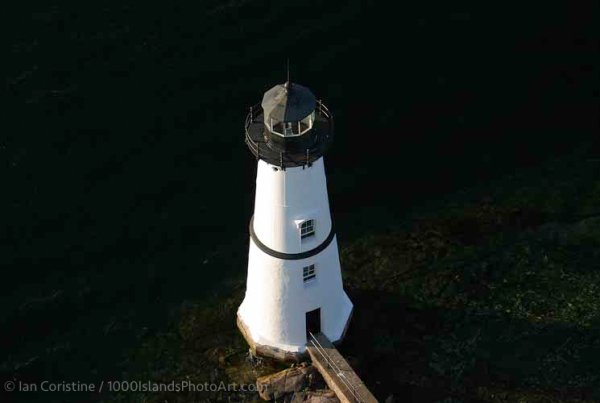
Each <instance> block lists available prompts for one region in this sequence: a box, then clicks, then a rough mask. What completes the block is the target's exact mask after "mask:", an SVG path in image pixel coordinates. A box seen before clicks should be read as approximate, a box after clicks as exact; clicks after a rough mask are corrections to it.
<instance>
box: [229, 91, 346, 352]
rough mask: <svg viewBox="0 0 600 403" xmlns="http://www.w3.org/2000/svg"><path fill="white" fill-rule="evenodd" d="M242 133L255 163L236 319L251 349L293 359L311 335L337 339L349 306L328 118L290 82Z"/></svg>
mask: <svg viewBox="0 0 600 403" xmlns="http://www.w3.org/2000/svg"><path fill="white" fill-rule="evenodd" d="M245 132H246V144H247V145H248V147H249V149H250V151H251V152H252V154H253V155H254V156H255V157H256V159H257V161H258V162H257V172H256V196H255V204H254V215H253V217H252V218H251V219H250V225H249V232H250V250H249V254H248V277H247V283H246V294H245V297H244V300H243V302H242V304H241V305H240V307H239V309H238V312H237V324H238V327H239V329H240V331H241V332H242V334H243V336H244V338H245V339H246V341H247V342H248V344H249V345H250V348H251V350H252V352H253V353H254V354H256V355H260V356H266V357H272V358H275V359H278V360H282V361H299V360H300V359H302V358H303V356H304V354H305V352H306V344H307V341H308V340H309V339H310V337H311V336H310V335H311V334H318V333H322V334H324V335H325V336H326V337H327V338H328V339H329V340H331V341H333V342H338V341H340V340H342V338H343V337H344V334H345V332H346V329H347V327H348V323H349V321H350V317H351V314H352V309H353V306H352V302H351V301H350V299H349V298H348V296H347V295H346V292H345V291H344V289H343V285H342V274H341V267H340V259H339V252H338V245H337V239H336V234H335V229H334V225H333V221H332V219H331V213H330V210H329V197H328V194H327V183H326V178H325V164H324V157H323V156H324V154H325V152H326V151H327V149H328V148H329V146H330V145H331V143H332V140H333V117H332V115H331V113H330V112H329V110H328V109H327V107H326V106H325V105H324V104H323V102H322V101H320V100H317V99H316V98H315V96H314V95H313V93H312V92H311V91H310V89H308V88H307V87H304V86H302V85H299V84H296V83H292V82H290V81H289V79H288V81H287V82H286V83H284V84H278V85H276V86H274V87H273V88H271V89H270V90H268V91H267V92H265V94H264V96H263V99H262V102H261V104H260V105H259V104H257V105H255V106H254V107H252V108H250V112H249V114H248V116H247V118H246V122H245Z"/></svg>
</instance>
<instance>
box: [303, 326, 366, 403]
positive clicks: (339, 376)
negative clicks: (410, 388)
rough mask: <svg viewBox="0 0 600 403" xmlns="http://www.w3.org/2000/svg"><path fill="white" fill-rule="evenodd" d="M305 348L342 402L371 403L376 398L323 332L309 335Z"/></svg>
mask: <svg viewBox="0 0 600 403" xmlns="http://www.w3.org/2000/svg"><path fill="white" fill-rule="evenodd" d="M310 339H311V340H310V341H309V342H308V343H307V344H306V350H307V351H308V354H309V355H310V358H311V359H312V362H313V365H314V366H315V367H316V368H317V369H318V370H319V372H320V373H321V375H322V376H323V379H325V382H326V383H327V386H329V388H330V389H331V390H333V391H334V392H335V394H336V395H337V397H338V399H340V401H341V402H342V403H357V402H365V403H373V402H375V403H376V402H377V399H375V397H374V396H373V395H372V394H371V392H369V389H367V387H366V386H365V384H364V383H363V382H362V381H361V380H360V378H359V377H358V375H356V373H355V372H354V370H353V369H352V367H350V365H349V364H348V362H347V361H346V360H345V359H344V357H343V356H342V355H341V354H340V353H339V351H337V349H336V348H335V346H334V345H333V344H332V343H331V342H330V341H329V339H328V338H327V337H326V336H325V335H324V334H323V333H317V334H314V335H313V334H312V333H311V335H310Z"/></svg>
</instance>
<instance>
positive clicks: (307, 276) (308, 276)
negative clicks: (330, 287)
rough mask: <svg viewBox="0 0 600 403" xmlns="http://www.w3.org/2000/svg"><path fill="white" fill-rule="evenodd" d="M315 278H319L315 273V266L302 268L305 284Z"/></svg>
mask: <svg viewBox="0 0 600 403" xmlns="http://www.w3.org/2000/svg"><path fill="white" fill-rule="evenodd" d="M315 277H317V274H316V273H315V265H314V264H311V265H310V266H306V267H303V268H302V278H303V279H304V282H305V283H306V282H307V281H309V280H312V279H314V278H315Z"/></svg>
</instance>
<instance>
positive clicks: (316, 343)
mask: <svg viewBox="0 0 600 403" xmlns="http://www.w3.org/2000/svg"><path fill="white" fill-rule="evenodd" d="M309 334H310V337H311V338H312V340H310V342H311V343H312V345H313V347H314V348H315V350H317V351H318V352H319V354H321V356H322V357H323V358H324V359H325V362H326V363H327V365H329V366H330V367H332V368H333V369H334V370H335V372H336V374H337V375H338V378H339V379H340V380H341V381H342V383H343V384H344V386H346V387H347V388H348V390H349V391H350V393H352V396H353V397H354V398H355V399H356V401H357V402H362V401H363V400H362V399H361V398H360V395H359V394H358V390H356V388H355V387H354V386H353V385H351V384H349V383H348V382H347V381H346V378H345V377H344V375H343V373H342V370H341V369H340V367H338V365H337V364H336V363H335V361H333V359H332V358H331V357H330V356H329V354H327V352H326V351H325V349H324V348H323V346H322V345H321V343H319V340H317V338H316V337H315V335H314V334H312V332H309Z"/></svg>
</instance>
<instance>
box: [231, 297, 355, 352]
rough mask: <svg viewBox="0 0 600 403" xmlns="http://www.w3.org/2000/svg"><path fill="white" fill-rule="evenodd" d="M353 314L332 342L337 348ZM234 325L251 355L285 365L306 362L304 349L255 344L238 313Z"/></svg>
mask: <svg viewBox="0 0 600 403" xmlns="http://www.w3.org/2000/svg"><path fill="white" fill-rule="evenodd" d="M353 312H354V308H353V309H352V310H351V311H350V315H349V316H348V320H347V321H346V325H345V326H344V331H343V332H342V336H341V337H340V338H339V339H338V340H336V341H334V342H333V344H334V345H336V346H337V345H338V344H339V343H341V342H342V340H343V339H344V337H345V336H346V331H347V330H348V325H349V324H350V319H352V313H353ZM236 323H237V327H238V329H239V330H240V332H241V333H242V336H244V339H245V340H246V342H247V343H248V345H249V346H250V350H251V351H252V354H254V355H257V356H260V357H267V358H272V359H274V360H277V361H281V362H286V363H298V362H302V361H306V360H307V359H308V352H307V351H306V349H304V351H301V352H295V351H286V350H282V349H280V348H277V347H273V346H267V345H264V344H259V343H256V342H255V341H254V339H252V336H251V335H250V331H249V329H248V326H246V324H245V323H244V321H243V320H242V318H241V317H240V314H239V313H238V314H237V321H236Z"/></svg>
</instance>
